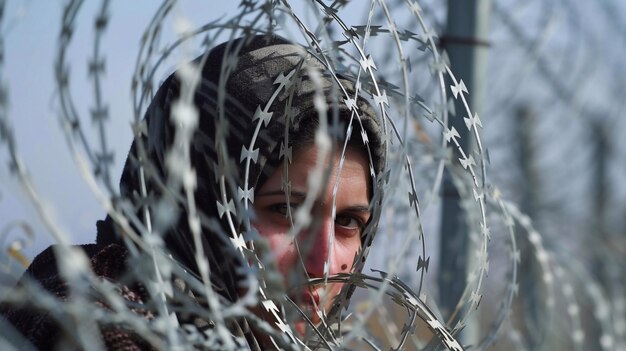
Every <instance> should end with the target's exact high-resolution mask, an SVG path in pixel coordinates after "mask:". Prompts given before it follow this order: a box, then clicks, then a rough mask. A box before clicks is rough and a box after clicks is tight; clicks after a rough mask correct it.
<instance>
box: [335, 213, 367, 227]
mask: <svg viewBox="0 0 626 351" xmlns="http://www.w3.org/2000/svg"><path fill="white" fill-rule="evenodd" d="M335 223H336V224H338V225H340V226H342V227H345V228H350V229H360V228H361V226H362V223H361V221H360V220H359V219H357V218H355V217H353V216H346V215H337V216H336V217H335Z"/></svg>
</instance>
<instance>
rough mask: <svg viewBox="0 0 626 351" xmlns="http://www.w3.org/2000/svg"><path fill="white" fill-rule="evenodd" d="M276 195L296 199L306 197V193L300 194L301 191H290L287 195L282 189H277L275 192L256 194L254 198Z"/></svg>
mask: <svg viewBox="0 0 626 351" xmlns="http://www.w3.org/2000/svg"><path fill="white" fill-rule="evenodd" d="M276 195H282V196H285V195H289V196H290V197H297V198H304V197H306V193H305V192H301V191H293V190H292V191H291V192H290V193H287V192H286V191H284V190H282V189H277V190H271V191H266V192H263V193H260V194H256V195H255V196H276Z"/></svg>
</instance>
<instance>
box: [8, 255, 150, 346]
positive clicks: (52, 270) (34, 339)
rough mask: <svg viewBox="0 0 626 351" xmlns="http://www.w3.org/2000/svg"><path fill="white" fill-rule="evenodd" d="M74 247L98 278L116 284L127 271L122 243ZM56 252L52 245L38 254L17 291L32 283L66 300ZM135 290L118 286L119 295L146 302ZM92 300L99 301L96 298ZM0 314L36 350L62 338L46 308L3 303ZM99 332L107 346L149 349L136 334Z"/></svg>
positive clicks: (106, 329)
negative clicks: (85, 258) (85, 259)
mask: <svg viewBox="0 0 626 351" xmlns="http://www.w3.org/2000/svg"><path fill="white" fill-rule="evenodd" d="M74 248H77V249H80V250H82V251H83V252H84V253H85V255H86V256H87V258H88V259H89V262H90V266H91V269H92V271H93V274H94V275H95V276H96V277H98V278H100V279H107V280H109V281H112V282H114V283H117V281H118V279H121V278H122V277H123V275H124V273H125V272H126V270H127V259H128V256H129V253H128V250H127V249H126V248H125V247H124V246H122V245H119V244H116V243H112V244H108V245H97V244H86V245H78V246H74ZM58 252H60V250H59V248H58V247H57V246H55V245H53V246H50V247H48V248H47V249H45V250H44V251H42V252H41V253H39V254H38V255H37V256H36V257H35V258H34V259H33V261H32V262H31V264H30V266H29V267H28V268H27V269H26V271H25V272H24V274H23V275H22V277H21V279H20V280H19V282H18V284H17V286H16V290H19V289H20V288H23V287H25V286H27V285H29V284H32V283H35V284H38V285H39V286H40V287H41V288H43V290H45V291H46V292H47V293H49V294H50V295H51V296H52V297H54V298H56V299H58V300H59V302H60V303H62V302H65V301H67V300H68V298H69V294H70V289H69V286H68V283H67V282H66V281H65V280H64V279H63V277H62V274H60V272H59V265H58V261H59V256H58V255H59V254H58ZM135 290H137V289H133V288H129V287H128V286H124V288H122V289H120V295H122V297H124V298H126V299H128V300H131V301H134V302H138V303H143V302H145V301H143V300H144V299H143V298H142V296H140V295H143V294H142V293H141V292H140V291H139V292H138V291H135ZM139 290H142V289H139ZM94 303H96V304H98V302H97V301H95V302H94ZM100 307H103V306H100ZM0 315H2V316H3V317H4V318H5V319H6V321H8V322H9V323H11V324H12V325H13V327H14V329H15V330H16V331H18V332H19V333H21V334H22V336H23V338H24V339H26V340H27V341H28V342H30V343H31V344H32V346H34V347H35V348H36V349H45V348H48V347H50V345H56V344H57V343H58V342H59V341H60V340H61V339H62V335H61V334H63V332H62V329H61V328H60V326H59V325H58V324H57V323H56V319H55V318H53V316H52V315H50V313H48V312H47V311H45V310H40V309H37V308H33V307H32V306H28V305H10V306H7V305H5V306H2V308H0ZM101 334H102V337H103V341H104V343H105V346H106V347H107V348H108V349H115V348H116V347H117V346H120V345H126V346H128V345H133V346H139V349H145V348H149V347H147V344H145V342H143V341H142V340H140V339H138V338H137V337H136V336H135V335H133V334H132V333H128V332H126V331H123V330H119V329H116V328H104V329H102V330H101ZM120 343H121V344H120Z"/></svg>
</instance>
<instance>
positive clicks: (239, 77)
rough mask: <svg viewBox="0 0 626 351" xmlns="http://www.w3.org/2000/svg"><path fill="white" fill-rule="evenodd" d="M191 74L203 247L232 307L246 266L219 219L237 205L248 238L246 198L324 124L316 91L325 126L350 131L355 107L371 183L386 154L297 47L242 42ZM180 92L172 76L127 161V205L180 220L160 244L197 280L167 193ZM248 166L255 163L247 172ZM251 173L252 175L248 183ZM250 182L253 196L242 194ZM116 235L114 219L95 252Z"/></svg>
mask: <svg viewBox="0 0 626 351" xmlns="http://www.w3.org/2000/svg"><path fill="white" fill-rule="evenodd" d="M205 56H206V57H205ZM192 64H196V65H199V64H203V66H202V69H201V72H202V73H201V74H202V77H201V80H200V83H199V85H198V87H197V89H196V91H195V94H194V104H195V106H196V108H197V109H198V112H199V124H198V128H197V130H196V131H195V132H194V134H193V137H192V142H191V146H190V150H189V152H190V160H191V165H192V167H193V169H194V171H195V174H196V177H197V189H196V191H195V202H196V204H197V207H198V209H199V210H200V215H201V223H202V241H203V242H202V244H203V246H204V252H205V253H206V256H207V259H208V263H209V266H210V272H211V276H210V279H211V283H212V284H213V285H214V287H215V288H216V290H217V291H219V293H220V294H222V295H223V296H224V297H226V298H227V299H229V300H231V301H235V300H236V299H237V294H238V291H237V280H238V279H237V275H238V273H237V269H238V267H242V266H243V265H244V264H246V263H245V262H243V260H242V258H241V256H240V255H239V254H238V253H237V251H236V249H235V248H234V246H233V245H232V244H231V241H230V238H233V235H236V234H238V233H232V229H231V228H230V227H229V224H228V223H226V221H225V216H223V215H222V216H220V215H221V214H223V210H224V208H223V206H225V205H226V204H227V202H224V201H223V199H227V200H232V201H233V204H234V205H235V208H234V213H233V217H234V218H235V222H234V224H235V226H236V228H235V229H236V231H238V232H239V233H244V234H246V229H245V228H244V227H245V226H244V223H245V220H246V218H247V217H246V216H248V215H250V212H246V211H245V210H244V206H243V202H244V201H246V199H245V197H244V198H243V199H242V197H241V196H240V194H241V192H242V191H245V190H249V189H258V188H260V186H261V185H262V184H263V183H264V182H265V180H266V179H267V178H268V177H269V176H270V175H271V174H272V173H273V171H274V170H275V169H276V167H277V166H278V165H279V164H280V162H283V160H282V157H284V155H285V150H286V149H285V148H286V146H285V145H284V144H283V142H284V140H285V135H286V134H289V135H290V136H291V135H294V136H296V135H298V133H301V132H302V131H301V130H300V127H301V125H305V124H308V122H310V120H315V119H318V118H319V117H318V111H317V109H316V105H315V94H316V91H318V92H319V91H321V92H322V94H323V96H324V97H325V100H326V104H327V108H328V111H329V113H328V116H329V117H328V118H329V119H331V116H339V119H340V122H342V123H344V128H345V125H346V124H347V121H348V120H349V117H350V116H351V114H352V112H353V111H355V109H354V107H352V108H351V107H350V106H349V104H348V103H347V101H346V100H347V98H346V96H348V97H350V96H351V97H352V98H353V99H355V100H356V110H358V116H354V122H353V128H354V130H355V131H359V128H360V126H361V125H362V128H363V132H364V133H365V134H366V135H367V137H366V139H367V141H368V145H369V154H370V155H371V162H372V164H371V165H370V167H371V172H372V173H373V174H376V175H378V174H380V173H381V172H382V171H383V168H384V163H385V148H384V146H383V141H382V140H383V138H382V132H381V128H380V123H379V121H378V119H377V117H376V114H375V112H374V111H373V110H372V108H371V106H370V105H369V104H368V103H367V102H366V101H365V100H364V99H362V98H360V97H358V96H357V94H356V92H355V89H354V86H355V85H354V84H353V83H352V82H351V81H349V80H348V79H345V78H344V77H342V76H340V75H337V74H333V73H332V72H331V70H329V67H327V66H326V65H325V64H323V63H322V61H321V60H319V59H318V58H316V57H315V56H313V55H312V54H311V53H309V52H307V51H306V50H305V49H304V48H303V47H301V46H299V45H296V44H292V43H290V42H288V41H287V40H285V39H282V38H280V37H276V36H254V37H246V38H239V39H235V40H232V41H228V42H226V43H223V44H220V45H218V46H216V47H215V48H213V49H212V50H210V51H209V52H208V53H207V54H206V55H203V56H202V57H199V58H197V59H196V60H194V61H193V62H192ZM314 70H315V71H316V72H318V73H319V75H320V77H321V82H322V84H321V86H320V85H316V84H315V83H314V82H313V80H312V79H311V77H310V74H311V72H312V71H314ZM287 81H288V82H287ZM281 82H283V83H284V84H282V85H281ZM285 82H286V83H285ZM182 84H185V82H182V81H181V79H180V78H179V77H178V76H177V75H176V74H172V75H171V76H170V77H168V78H167V79H166V80H165V81H164V82H163V84H162V85H161V86H160V88H159V89H158V91H157V92H156V94H155V96H154V98H153V100H152V102H151V104H150V105H149V107H148V109H147V111H146V114H145V118H144V121H145V127H146V129H145V130H146V133H144V134H142V135H141V136H140V137H138V138H136V139H135V141H134V142H133V145H132V146H131V150H130V152H129V155H128V158H127V160H126V163H125V166H124V170H123V174H122V177H121V181H120V195H121V198H122V199H126V201H130V202H131V203H132V204H133V206H134V208H135V210H136V213H137V214H138V215H139V214H140V213H141V211H142V209H143V208H144V206H148V208H149V209H150V210H151V211H152V213H155V212H158V211H159V209H158V208H157V207H156V206H154V205H153V204H154V203H159V202H161V204H163V203H166V204H169V207H168V206H166V208H168V209H169V211H171V212H173V213H175V214H176V216H174V217H175V219H174V220H173V221H171V222H170V223H166V224H165V225H164V226H163V228H165V229H164V230H163V233H161V234H162V235H163V239H164V242H165V246H166V249H167V250H169V252H170V253H171V254H172V256H173V257H174V258H175V259H176V260H177V261H178V262H180V263H181V264H183V265H184V266H185V267H186V268H187V269H188V270H190V271H191V272H197V266H196V262H195V260H194V253H195V246H194V245H193V240H192V238H191V231H190V228H189V221H188V212H187V208H186V204H185V202H184V201H180V199H181V196H180V187H168V186H167V185H168V184H170V185H171V182H170V183H168V181H169V174H170V172H171V169H169V168H168V150H170V149H171V148H172V147H173V143H174V135H175V132H176V124H175V122H174V120H173V118H172V106H173V104H174V103H175V102H176V101H177V100H178V99H179V97H180V94H181V87H182ZM281 87H282V88H281ZM277 89H278V90H277ZM268 113H269V114H270V116H269V117H268V116H267V114H268ZM357 118H358V121H357ZM303 122H304V123H303ZM259 123H261V124H262V125H261V128H260V129H258V133H257V131H256V129H257V128H255V127H256V126H257V125H258V124H259ZM290 138H291V137H290ZM364 147H365V146H364ZM144 151H145V153H144ZM244 156H245V157H250V158H251V159H252V161H253V162H249V163H246V162H242V161H245V157H244ZM246 167H249V168H248V169H247V173H246ZM141 173H143V175H144V176H145V188H146V189H147V192H148V194H147V195H148V196H147V199H146V198H144V197H143V196H141V195H140V194H141V191H140V189H142V186H143V185H142V181H141ZM245 174H247V175H248V177H247V184H248V185H247V188H248V189H244V184H245V183H246V182H245V180H246V179H245ZM222 177H223V178H222ZM220 179H224V183H225V185H226V186H225V188H221V189H220V186H219V185H220V184H219V180H220ZM138 217H139V218H142V217H141V216H138ZM158 217H159V216H153V218H155V219H154V220H155V221H156V222H158V221H159V220H160V219H159V218H158ZM371 225H373V226H375V225H376V223H371ZM115 228H117V227H116V226H115V225H114V224H113V221H112V220H111V218H110V217H107V220H106V221H105V222H101V223H100V224H99V232H98V238H97V242H98V243H99V244H110V243H113V242H120V241H121V236H122V235H123V234H122V233H120V232H119V230H115ZM248 239H249V238H248ZM368 244H369V243H368Z"/></svg>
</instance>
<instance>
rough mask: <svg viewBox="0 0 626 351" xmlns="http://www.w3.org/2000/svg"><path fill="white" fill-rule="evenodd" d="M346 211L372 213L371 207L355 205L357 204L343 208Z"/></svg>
mask: <svg viewBox="0 0 626 351" xmlns="http://www.w3.org/2000/svg"><path fill="white" fill-rule="evenodd" d="M343 210H344V211H349V212H364V213H370V212H371V210H370V207H369V206H366V205H355V206H349V207H346V208H344V209H343Z"/></svg>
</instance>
